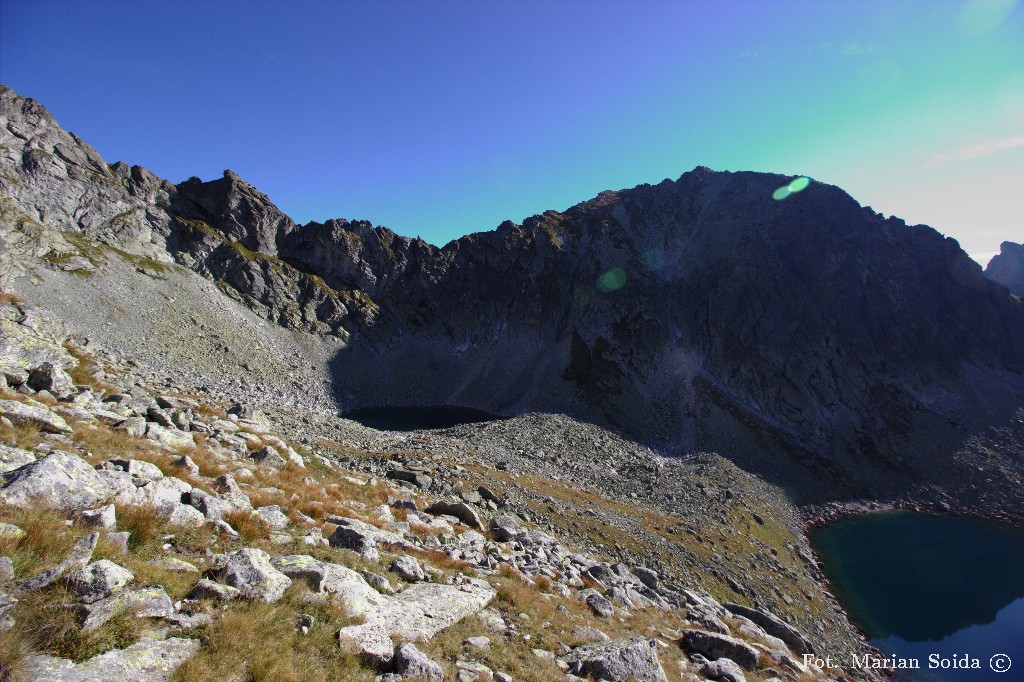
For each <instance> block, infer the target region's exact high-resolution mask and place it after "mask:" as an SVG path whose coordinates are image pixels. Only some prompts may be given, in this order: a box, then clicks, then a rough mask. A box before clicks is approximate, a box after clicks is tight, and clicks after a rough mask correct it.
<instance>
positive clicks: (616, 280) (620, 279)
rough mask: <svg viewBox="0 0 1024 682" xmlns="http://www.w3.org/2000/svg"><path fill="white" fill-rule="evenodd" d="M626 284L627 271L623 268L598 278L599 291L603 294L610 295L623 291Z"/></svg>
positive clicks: (610, 271)
mask: <svg viewBox="0 0 1024 682" xmlns="http://www.w3.org/2000/svg"><path fill="white" fill-rule="evenodd" d="M625 284H626V271H625V270H623V269H622V268H612V269H611V270H609V271H608V272H606V273H604V274H603V275H601V276H600V277H598V278H597V290H598V291H600V292H601V293H603V294H609V293H611V292H613V291H617V290H618V289H621V288H622V287H623V286H625Z"/></svg>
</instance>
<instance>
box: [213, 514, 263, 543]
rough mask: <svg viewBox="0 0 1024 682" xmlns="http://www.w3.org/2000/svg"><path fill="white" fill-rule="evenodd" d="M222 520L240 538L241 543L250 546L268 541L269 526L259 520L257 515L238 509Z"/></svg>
mask: <svg viewBox="0 0 1024 682" xmlns="http://www.w3.org/2000/svg"><path fill="white" fill-rule="evenodd" d="M224 520H225V521H227V522H228V524H230V525H231V527H232V528H234V529H235V530H236V531H238V534H239V535H241V536H242V542H243V543H245V544H252V543H254V542H259V541H261V540H269V539H270V526H268V525H267V524H266V522H265V521H264V520H263V519H262V518H260V516H259V514H256V513H254V512H251V511H248V510H245V509H238V510H235V511H232V512H229V513H227V514H225V515H224Z"/></svg>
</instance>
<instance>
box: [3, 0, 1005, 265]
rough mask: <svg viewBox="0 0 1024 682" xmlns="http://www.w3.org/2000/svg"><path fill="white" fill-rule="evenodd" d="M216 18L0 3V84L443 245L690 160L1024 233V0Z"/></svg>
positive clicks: (526, 6)
mask: <svg viewBox="0 0 1024 682" xmlns="http://www.w3.org/2000/svg"><path fill="white" fill-rule="evenodd" d="M203 5H204V6H201V5H200V4H199V3H195V2H115V1H107V2H90V3H86V2H79V1H72V0H65V1H56V0H2V1H0V81H2V82H4V83H6V84H7V85H10V86H11V87H13V88H14V89H15V90H16V91H18V92H19V93H21V94H23V95H26V96H30V97H34V98H35V99H37V100H39V101H40V102H42V103H43V104H44V105H45V106H47V107H48V108H50V110H51V111H53V113H54V115H55V116H56V117H57V120H58V121H59V122H60V123H61V125H62V126H64V127H65V128H66V129H68V130H71V131H73V132H75V133H76V134H78V135H79V136H80V137H82V138H83V139H85V140H87V141H89V142H91V143H92V144H93V145H94V146H95V147H96V148H97V149H98V150H99V151H100V153H101V154H103V156H104V157H105V158H106V159H107V160H108V161H111V162H112V161H116V160H124V161H126V162H128V163H137V164H140V165H143V166H146V167H147V168H149V169H150V170H152V171H153V172H155V173H157V174H158V175H160V176H162V177H166V178H168V179H170V180H172V181H174V182H180V181H181V180H184V179H185V178H187V177H189V176H192V175H197V176H199V177H201V178H203V179H212V178H215V177H219V176H220V174H221V172H222V171H223V170H224V169H225V168H231V169H232V170H234V171H236V172H237V173H239V174H240V175H242V176H243V177H244V178H246V179H247V180H249V181H250V182H252V183H253V184H254V185H256V186H257V187H258V188H260V189H261V190H263V191H264V192H266V193H267V194H268V195H269V196H270V198H271V199H273V200H274V201H275V202H276V203H277V204H278V205H279V206H280V207H281V208H282V209H283V210H284V211H285V212H287V213H288V214H289V215H291V216H292V217H293V218H295V219H296V220H298V221H300V222H305V221H308V220H313V219H316V220H325V219H327V218H332V217H345V218H361V219H367V220H371V221H373V222H374V223H377V224H382V225H386V226H388V227H390V228H392V229H394V230H395V231H397V232H399V233H401V234H406V235H410V236H415V235H420V236H422V237H423V238H425V239H427V240H428V241H432V242H434V243H437V244H443V243H445V242H446V241H448V240H449V239H452V238H455V237H457V236H459V235H461V234H465V233H467V232H475V231H481V230H490V229H493V228H494V227H496V226H497V225H498V223H500V222H501V221H502V220H504V219H512V220H515V221H517V222H518V221H520V220H522V219H523V218H525V217H527V216H529V215H532V214H534V213H538V212H541V211H543V210H545V209H549V208H553V209H564V208H566V207H568V206H570V205H572V204H575V203H577V202H579V201H582V200H585V199H588V198H590V197H592V196H594V195H595V194H597V193H598V192H599V191H601V190H603V189H618V188H623V187H631V186H634V185H636V184H639V183H642V182H650V183H656V182H659V181H660V180H662V179H664V178H666V177H668V178H673V179H674V178H676V177H678V176H679V175H680V174H682V173H683V172H685V171H687V170H690V169H692V168H693V167H694V166H697V165H706V166H709V167H711V168H714V169H719V170H762V171H773V172H779V173H785V174H793V175H797V174H805V175H809V176H811V177H814V178H816V179H818V180H821V181H824V182H828V183H832V184H836V185H839V186H840V187H843V188H844V189H846V190H847V191H848V192H850V194H852V195H853V196H854V197H855V198H856V199H858V200H859V201H860V202H861V203H864V204H868V205H871V206H873V207H874V208H875V209H876V210H879V211H882V212H883V213H886V214H896V215H899V216H900V217H903V218H905V219H906V220H907V221H908V222H912V223H914V222H921V223H926V224H929V225H932V226H933V227H935V228H936V229H938V230H939V231H940V232H943V233H944V234H948V235H950V236H953V237H956V238H957V239H959V240H960V242H961V244H962V245H963V246H964V248H965V249H966V250H967V251H968V252H969V253H971V254H972V255H974V256H975V257H976V258H979V259H982V260H986V259H987V257H988V256H990V255H991V253H992V252H994V251H996V250H997V249H998V244H999V242H1000V241H1002V240H1013V241H1024V191H1022V189H1021V188H1024V7H1022V4H1021V2H1019V1H1018V0H972V1H970V2H965V1H954V0H923V1H912V0H885V1H882V2H873V1H871V0H856V1H848V2H847V1H844V0H829V1H810V0H808V1H804V2H796V1H787V0H776V1H775V2H760V1H756V0H747V1H742V2H738V1H735V0H732V1H723V0H720V1H718V2H711V1H707V2H704V1H700V2H698V1H693V2H669V1H668V0H664V1H654V0H646V1H645V0H639V1H637V0H634V1H633V2H607V1H602V0H591V1H588V2H582V1H579V2H574V1H567V2H558V3H552V2H531V1H527V2H517V3H491V2H462V1H455V0H450V1H446V0H441V1H439V2H431V3H426V2H413V1H411V0H409V1H406V2H384V1H382V2H361V1H350V2H315V1H309V2H301V3H284V2H281V3H270V2H259V1H252V0H250V1H249V2H226V1H225V2H215V3H203ZM205 5H209V6H205Z"/></svg>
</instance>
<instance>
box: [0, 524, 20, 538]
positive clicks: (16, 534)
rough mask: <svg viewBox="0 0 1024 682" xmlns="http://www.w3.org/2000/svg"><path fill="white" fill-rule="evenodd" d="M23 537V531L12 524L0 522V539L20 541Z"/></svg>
mask: <svg viewBox="0 0 1024 682" xmlns="http://www.w3.org/2000/svg"><path fill="white" fill-rule="evenodd" d="M23 537H25V531H23V530H22V529H21V528H18V527H17V526H15V525H14V524H13V523H3V522H2V521H0V538H5V539H9V540H20V539H21V538H23Z"/></svg>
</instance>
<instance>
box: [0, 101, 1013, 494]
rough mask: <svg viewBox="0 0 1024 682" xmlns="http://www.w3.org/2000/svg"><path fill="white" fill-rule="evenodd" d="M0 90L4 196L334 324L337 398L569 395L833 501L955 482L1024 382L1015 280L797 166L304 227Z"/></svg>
mask: <svg viewBox="0 0 1024 682" xmlns="http://www.w3.org/2000/svg"><path fill="white" fill-rule="evenodd" d="M0 94H2V97H3V100H2V107H3V109H2V114H3V116H4V125H5V128H4V129H3V130H0V134H6V137H5V138H4V140H0V142H3V144H4V145H6V146H5V147H4V155H5V157H4V173H5V176H4V177H3V178H2V179H0V183H2V187H3V189H4V192H5V195H6V198H5V199H4V201H6V202H8V203H9V204H10V208H9V209H8V213H11V214H12V215H13V214H14V213H19V214H23V215H25V216H28V217H30V218H31V220H32V221H34V223H35V224H39V225H41V226H43V227H46V228H47V229H50V230H51V231H52V229H53V228H59V229H63V230H68V231H71V232H73V233H81V234H85V235H86V236H89V237H91V238H94V239H97V240H99V241H101V242H104V243H107V244H111V245H114V246H117V247H118V248H121V249H125V250H127V251H129V252H131V253H138V254H141V255H145V256H148V257H151V258H155V259H157V260H164V261H170V260H172V259H173V260H174V261H176V262H178V263H180V264H183V265H185V266H187V267H189V268H191V269H193V270H195V271H196V272H198V273H200V274H202V275H204V276H206V277H209V278H211V279H214V280H216V281H217V282H218V283H219V285H220V288H221V290H222V291H224V292H226V293H227V294H229V295H230V296H232V297H233V298H235V299H237V300H239V301H241V302H242V303H244V304H246V305H248V306H250V307H251V308H253V309H254V310H256V311H258V312H259V313H260V314H262V315H264V316H265V317H267V318H268V319H271V320H273V321H275V322H277V323H279V324H282V325H285V326H287V327H291V328H295V329H301V330H305V331H310V332H314V333H316V334H320V335H333V336H336V337H338V338H339V339H341V341H343V342H344V343H343V346H342V350H340V351H339V352H338V354H337V356H336V358H335V360H334V362H333V380H334V387H335V394H336V399H337V401H338V403H339V407H340V408H341V409H344V410H349V409H355V408H360V407H368V406H369V407H372V406H380V405H395V404H407V405H417V404H418V405H465V406H471V407H475V408H478V409H482V410H486V411H489V412H496V413H501V414H514V413H519V412H524V411H528V410H550V411H561V412H566V413H568V414H571V415H573V416H576V417H581V418H585V419H590V420H593V421H597V422H600V423H603V424H606V425H610V426H612V427H614V428H616V429H618V430H620V431H622V432H623V433H626V434H629V435H631V436H633V437H636V438H638V439H641V440H644V441H646V442H649V443H652V444H656V445H658V446H661V447H663V448H665V449H666V450H668V451H670V452H675V453H686V452H693V451H698V450H717V451H719V452H721V453H723V454H725V455H726V456H728V457H730V458H732V459H734V460H735V461H737V462H738V463H739V464H741V465H742V466H745V467H748V468H750V469H753V470H755V471H757V472H759V473H761V474H763V475H765V476H767V477H768V478H770V479H772V480H775V481H777V482H779V483H782V484H783V485H786V486H788V487H790V488H792V489H793V490H794V491H796V492H797V493H798V494H800V495H802V496H803V497H804V498H805V499H816V500H820V499H832V498H836V497H848V496H852V495H860V494H872V495H888V494H895V493H899V492H901V491H904V490H906V489H907V488H909V487H910V486H912V485H914V484H917V483H922V482H938V483H946V482H949V481H955V480H957V478H958V476H959V475H960V474H959V473H958V472H957V471H956V470H954V469H953V468H952V466H951V460H950V453H951V452H952V451H954V450H955V449H956V448H957V447H958V446H959V445H961V444H962V443H963V442H965V441H966V440H967V439H968V438H969V437H970V436H972V435H974V434H976V433H980V432H981V431H983V430H984V429H986V428H989V427H1002V426H1004V425H1006V424H1008V423H1011V422H1012V420H1013V418H1014V414H1015V412H1016V411H1017V410H1019V409H1020V408H1021V406H1022V404H1024V398H1022V396H1024V303H1022V302H1021V301H1020V300H1019V299H1017V298H1014V297H1012V296H1010V295H1009V294H1008V293H1007V291H1006V290H1005V289H1003V288H1002V287H1000V286H998V285H997V284H994V283H993V282H991V281H989V279H987V278H986V277H985V275H984V274H983V273H982V271H981V268H980V267H979V266H978V265H977V264H975V263H974V262H973V261H972V260H971V259H970V258H969V257H968V256H967V255H966V254H965V253H964V252H963V251H962V250H961V249H960V248H959V245H958V244H957V243H956V242H955V241H954V240H952V239H945V238H943V237H942V236H941V235H939V234H938V233H937V232H935V231H934V230H932V229H930V228H928V227H924V226H907V225H906V224H904V223H903V222H902V221H900V220H898V219H894V218H889V219H885V218H883V217H882V216H880V215H878V214H876V213H874V212H873V211H871V210H870V209H867V208H863V207H861V206H860V205H858V204H857V202H855V201H854V200H853V199H851V198H850V197H849V196H848V195H847V194H846V193H844V192H843V191H842V190H840V189H838V188H835V187H832V186H828V185H824V184H821V183H817V182H814V183H811V185H810V186H809V187H807V189H805V190H803V191H802V192H799V193H797V194H792V195H791V196H789V197H788V198H786V199H784V200H782V201H776V200H773V199H772V193H773V191H774V190H776V189H777V188H779V187H780V186H782V185H785V184H786V183H787V182H788V181H789V180H790V179H791V178H788V177H783V176H779V175H771V174H761V173H724V172H714V171H711V170H709V169H706V168H697V169H695V170H693V171H691V172H689V173H685V174H684V175H683V176H682V177H680V178H679V179H678V180H676V181H669V180H666V181H664V182H662V183H660V184H658V185H654V186H651V185H641V186H639V187H636V188H633V189H630V190H622V191H618V192H603V193H601V194H600V195H599V196H598V197H596V198H595V199H592V200H590V201H587V202H584V203H582V204H579V205H577V206H574V207H572V208H570V209H567V210H566V211H564V212H561V213H559V212H555V211H548V212H546V213H544V214H542V215H538V216H534V217H532V218H529V219H527V220H526V221H524V223H523V224H522V225H517V224H514V223H511V222H505V223H503V224H502V225H500V226H499V227H498V228H497V230H495V231H493V232H485V233H478V234H472V235H468V236H466V237H463V238H461V239H458V240H456V241H453V242H451V243H449V244H448V245H446V246H445V247H443V248H437V247H434V246H432V245H430V244H427V243H425V242H423V241H421V240H414V239H408V238H405V237H401V236H398V235H396V234H394V233H393V232H391V231H390V230H387V229H385V228H380V227H372V226H371V225H370V224H369V223H366V222H348V221H344V220H331V221H327V222H326V223H323V224H320V223H310V224H309V225H305V226H297V225H295V223H293V222H292V221H291V220H290V219H289V218H288V217H287V216H285V215H284V214H283V213H281V211H279V210H278V209H277V207H275V206H274V205H273V204H272V203H271V202H270V201H269V199H267V197H266V196H264V195H263V194H262V193H260V192H259V191H257V190H256V189H254V188H253V187H252V186H251V185H249V184H248V183H246V182H245V181H244V180H242V179H241V178H239V177H238V176H237V175H235V174H234V173H231V172H225V174H224V177H223V178H221V179H218V180H214V181H211V182H205V183H204V182H201V181H199V180H198V179H195V178H193V179H191V180H188V181H186V182H183V183H181V184H179V185H177V186H175V185H171V184H170V183H167V182H165V181H160V180H159V179H157V178H154V177H153V176H152V175H151V174H149V173H148V172H146V171H145V170H144V169H140V168H138V167H134V168H129V167H127V166H125V165H124V164H115V165H113V166H109V167H108V166H106V164H104V163H103V162H102V160H101V159H99V157H98V155H97V154H96V153H95V151H92V150H91V148H88V147H87V145H84V143H81V141H79V140H78V139H77V138H74V137H73V136H69V135H68V134H67V133H65V132H64V131H62V130H60V129H59V127H57V126H56V123H55V122H53V120H52V118H50V117H49V114H48V113H47V112H46V111H45V109H42V107H39V105H38V104H35V103H34V102H32V101H31V100H25V99H23V98H20V97H18V96H17V95H15V94H14V93H13V92H11V91H10V90H5V91H4V92H3V93H0ZM62 149H63V150H64V151H61V150H62ZM8 176H9V177H8ZM11 178H13V179H11ZM5 205H6V204H5ZM15 222H16V221H15ZM5 224H7V225H8V227H5V228H4V231H2V232H0V239H6V240H7V242H8V243H10V244H11V245H12V247H15V246H18V245H21V247H20V248H10V249H8V251H9V252H10V253H11V254H20V255H21V256H24V257H23V258H21V259H20V261H19V262H23V261H24V260H25V258H27V257H28V256H29V255H31V254H34V255H35V256H36V257H38V256H44V255H45V254H46V253H48V251H47V249H50V250H51V251H50V252H52V248H53V247H52V245H50V244H48V243H47V242H46V239H51V240H57V239H58V238H57V237H53V236H50V237H46V236H42V237H40V236H37V237H33V239H36V242H33V243H31V244H30V245H29V246H30V247H31V248H29V247H28V246H26V244H28V243H29V242H28V241H26V239H25V235H24V231H25V230H24V228H20V227H13V225H14V223H12V222H11V220H10V219H8V220H5ZM39 232H40V234H42V233H44V232H46V230H44V229H42V228H40V230H39ZM29 241H30V240H29ZM63 241H64V243H65V244H66V242H67V240H66V239H64V240H63ZM60 248H62V249H63V248H70V247H65V246H61V247H60ZM16 265H17V263H13V264H12V267H15V266H16ZM1011 442H1013V439H1011ZM1012 459H1013V460H1014V461H1015V462H1016V464H1014V465H1013V467H1019V461H1020V459H1021V453H1020V452H1016V453H1014V454H1013V457H1012ZM1014 471H1017V469H1016V468H1014ZM1014 475H1016V474H1014Z"/></svg>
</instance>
